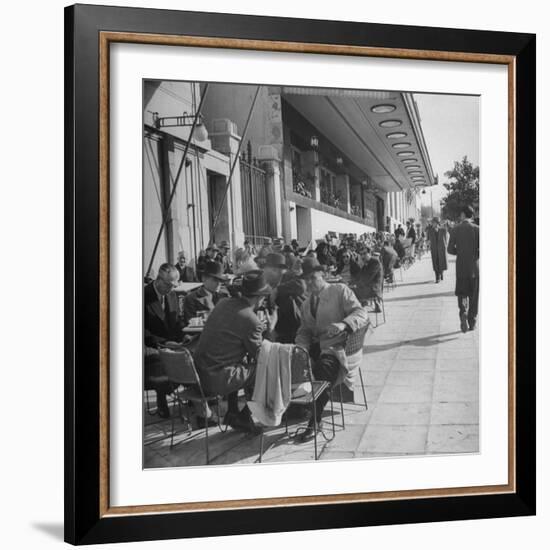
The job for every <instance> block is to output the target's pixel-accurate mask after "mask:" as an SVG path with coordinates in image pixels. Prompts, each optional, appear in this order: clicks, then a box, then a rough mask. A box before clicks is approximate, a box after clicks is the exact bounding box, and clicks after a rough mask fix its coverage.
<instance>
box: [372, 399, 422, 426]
mask: <svg viewBox="0 0 550 550" xmlns="http://www.w3.org/2000/svg"><path fill="white" fill-rule="evenodd" d="M430 410H431V404H430V403H378V404H377V405H376V408H375V409H374V412H373V413H372V416H371V419H370V425H395V426H415V425H420V426H427V425H428V424H429V423H430Z"/></svg>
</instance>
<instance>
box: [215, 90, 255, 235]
mask: <svg viewBox="0 0 550 550" xmlns="http://www.w3.org/2000/svg"><path fill="white" fill-rule="evenodd" d="M259 91H260V87H259V86H256V93H255V94H254V99H253V100H252V105H251V106H250V110H249V111H248V117H247V119H246V123H245V125H244V130H243V135H242V136H241V141H240V142H239V147H238V148H237V153H236V154H235V160H234V161H233V165H232V166H231V170H230V172H229V178H228V179H227V183H226V184H225V189H224V191H223V196H222V200H221V202H220V206H219V207H218V211H217V212H216V217H215V218H214V222H213V223H212V230H211V231H210V244H212V243H213V240H214V233H215V231H216V227H217V226H218V222H219V221H220V214H221V212H222V208H223V205H224V203H225V198H226V197H227V192H228V191H229V187H230V185H231V178H232V177H233V172H234V171H235V166H236V165H237V162H239V155H240V153H241V148H242V146H243V143H244V140H245V137H246V132H247V131H248V125H249V124H250V119H251V117H252V111H253V110H254V105H256V99H258V93H259Z"/></svg>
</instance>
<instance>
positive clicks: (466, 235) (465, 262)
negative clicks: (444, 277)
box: [447, 219, 479, 296]
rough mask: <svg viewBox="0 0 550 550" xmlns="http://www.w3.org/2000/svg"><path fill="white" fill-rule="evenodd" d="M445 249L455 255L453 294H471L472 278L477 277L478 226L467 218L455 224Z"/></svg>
mask: <svg viewBox="0 0 550 550" xmlns="http://www.w3.org/2000/svg"><path fill="white" fill-rule="evenodd" d="M447 251H448V252H449V254H453V255H455V256H456V288H455V294H456V295H457V296H461V295H469V294H471V289H472V288H473V284H472V280H473V279H476V278H478V277H479V226H477V225H476V224H475V223H474V222H473V221H472V220H469V219H466V220H464V221H463V222H461V223H459V224H458V225H456V226H455V227H454V228H453V229H452V231H451V237H450V239H449V245H448V247H447Z"/></svg>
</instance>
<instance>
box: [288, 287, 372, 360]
mask: <svg viewBox="0 0 550 550" xmlns="http://www.w3.org/2000/svg"><path fill="white" fill-rule="evenodd" d="M311 300H312V296H309V297H308V298H307V300H306V301H305V302H304V303H303V304H302V310H301V313H302V324H301V325H300V328H299V329H298V334H297V335H296V344H297V345H299V346H302V347H304V348H305V349H309V347H310V346H311V344H313V343H319V345H320V347H321V352H324V351H326V350H327V349H328V348H330V347H332V346H339V345H341V343H342V336H341V335H336V336H333V337H331V338H329V337H328V336H327V334H326V332H327V329H328V327H329V325H331V324H332V323H345V324H346V325H347V326H348V327H349V331H350V332H355V331H356V330H358V329H359V328H362V327H364V326H365V325H366V324H367V322H368V319H369V316H368V313H367V310H366V309H365V308H363V307H361V304H360V303H359V300H357V298H356V296H355V294H354V293H353V291H352V290H351V289H350V288H349V287H347V286H346V285H344V284H340V283H336V284H330V285H327V286H326V287H325V288H324V289H323V290H322V291H321V294H320V295H319V305H318V307H317V314H316V315H315V317H314V316H313V315H312V312H311Z"/></svg>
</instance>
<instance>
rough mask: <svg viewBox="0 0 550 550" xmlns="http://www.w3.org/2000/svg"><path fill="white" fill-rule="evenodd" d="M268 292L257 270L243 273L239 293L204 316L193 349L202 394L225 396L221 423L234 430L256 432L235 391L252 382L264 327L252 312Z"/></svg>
mask: <svg viewBox="0 0 550 550" xmlns="http://www.w3.org/2000/svg"><path fill="white" fill-rule="evenodd" d="M271 291H272V289H271V287H270V286H269V285H268V284H267V283H266V280H265V277H264V274H263V273H262V272H261V271H259V270H258V271H251V272H248V273H245V274H244V275H243V281H242V286H241V289H240V293H239V294H238V295H235V296H232V297H231V298H227V299H226V300H221V301H220V302H219V303H218V304H217V305H216V307H215V308H214V310H213V311H212V313H211V314H210V316H209V317H208V320H207V321H206V325H205V327H204V331H203V333H202V334H201V337H200V340H199V345H198V347H197V350H196V352H195V361H196V364H197V369H198V372H199V376H200V378H201V382H202V385H203V388H204V390H205V392H206V394H207V395H222V396H227V405H228V410H227V414H226V416H225V419H224V422H225V424H228V425H229V426H231V427H232V428H233V429H236V430H241V431H246V432H252V433H254V432H256V431H257V429H256V427H255V426H254V422H253V421H252V416H251V414H250V411H249V409H248V407H246V406H245V407H244V408H243V409H242V410H241V411H239V405H238V397H237V392H238V391H239V390H240V389H241V388H249V387H251V386H252V385H253V374H254V369H255V367H256V363H255V361H256V355H257V353H258V350H259V348H260V346H261V343H262V337H263V333H264V331H265V329H266V325H265V322H263V321H261V320H260V318H259V317H258V315H257V314H256V312H257V311H258V309H259V308H260V307H261V305H262V303H263V301H264V300H265V298H266V296H269V295H270V294H271Z"/></svg>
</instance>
